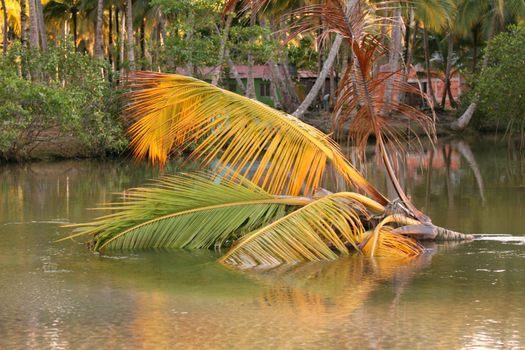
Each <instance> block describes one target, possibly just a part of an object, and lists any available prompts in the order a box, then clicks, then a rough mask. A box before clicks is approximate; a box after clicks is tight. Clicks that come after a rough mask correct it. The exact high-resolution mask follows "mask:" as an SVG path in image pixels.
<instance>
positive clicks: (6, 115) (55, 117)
mask: <svg viewBox="0 0 525 350" xmlns="http://www.w3.org/2000/svg"><path fill="white" fill-rule="evenodd" d="M0 60H1V61H0V100H2V101H4V102H3V103H2V105H1V106H0V123H1V125H2V128H1V132H0V158H1V159H3V160H16V159H18V160H19V159H25V158H32V157H40V156H45V155H49V156H55V157H61V156H71V155H75V156H92V155H104V154H108V153H117V152H121V151H122V150H123V149H124V148H125V147H126V144H127V142H126V139H125V137H124V132H123V127H122V125H121V123H120V121H119V120H118V116H117V115H118V104H117V103H116V102H117V100H116V99H115V98H116V91H115V89H112V87H111V84H110V83H108V81H107V79H106V78H105V77H104V76H103V69H104V68H105V66H106V63H105V62H104V61H99V60H94V59H93V58H91V57H90V56H88V55H85V54H82V53H77V52H75V51H74V50H73V49H72V48H71V47H69V46H67V45H60V46H54V47H50V48H49V49H48V50H46V51H45V52H39V51H33V50H22V49H21V48H20V46H18V45H17V46H14V47H13V48H11V50H9V52H8V54H7V55H6V56H4V57H2V58H1V59H0ZM42 152H44V153H49V154H42Z"/></svg>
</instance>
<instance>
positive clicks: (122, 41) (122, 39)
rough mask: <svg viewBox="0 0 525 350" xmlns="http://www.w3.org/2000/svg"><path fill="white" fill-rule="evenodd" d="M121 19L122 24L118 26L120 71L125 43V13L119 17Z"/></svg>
mask: <svg viewBox="0 0 525 350" xmlns="http://www.w3.org/2000/svg"><path fill="white" fill-rule="evenodd" d="M120 16H121V18H122V23H121V25H120V38H119V39H120V55H119V56H120V63H121V64H120V68H119V70H120V69H122V66H123V63H124V62H125V58H124V53H125V43H126V13H125V12H122V14H121V15H120Z"/></svg>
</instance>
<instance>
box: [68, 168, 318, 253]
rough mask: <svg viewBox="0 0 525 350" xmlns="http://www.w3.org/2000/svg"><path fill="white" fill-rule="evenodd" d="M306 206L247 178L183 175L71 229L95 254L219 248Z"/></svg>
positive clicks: (133, 193)
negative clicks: (87, 239)
mask: <svg viewBox="0 0 525 350" xmlns="http://www.w3.org/2000/svg"><path fill="white" fill-rule="evenodd" d="M308 202H309V199H307V198H295V197H277V196H272V195H270V194H268V193H266V192H265V191H263V190H262V189H260V188H259V187H257V186H255V185H254V184H252V183H250V182H249V181H246V180H241V181H239V180H231V179H225V178H222V179H220V178H217V177H216V176H213V175H210V174H207V173H196V174H182V175H175V176H169V177H164V178H162V179H161V180H159V181H158V182H157V183H156V187H148V188H136V189H132V190H130V191H127V193H126V201H123V202H120V203H114V204H108V205H106V206H105V207H103V208H101V209H106V210H114V211H116V212H115V213H112V214H109V215H106V216H102V217H100V218H98V219H95V220H94V221H92V222H88V223H84V224H77V225H70V227H84V228H86V229H85V230H84V231H83V232H81V233H80V234H90V235H92V236H93V239H92V247H93V249H94V250H103V249H144V248H190V249H199V248H210V247H214V246H215V247H220V246H223V245H225V243H226V242H227V241H228V240H229V241H233V240H235V239H236V238H238V237H239V236H240V235H242V233H244V232H249V231H252V230H255V229H258V228H259V227H261V226H264V225H265V224H267V223H269V222H272V221H273V220H275V219H277V218H280V217H282V216H283V215H285V214H286V213H287V212H288V210H289V208H293V207H296V206H302V205H305V204H307V203H308ZM80 234H77V235H80Z"/></svg>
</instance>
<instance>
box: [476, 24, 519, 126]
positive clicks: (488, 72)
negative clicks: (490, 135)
mask: <svg viewBox="0 0 525 350" xmlns="http://www.w3.org/2000/svg"><path fill="white" fill-rule="evenodd" d="M486 50H487V53H486V54H487V55H488V57H489V59H488V63H487V67H486V68H485V69H484V70H483V71H482V72H481V74H480V75H479V78H477V79H476V83H475V85H474V88H473V90H472V92H471V95H470V96H478V98H479V112H480V113H481V114H482V116H483V117H482V118H477V119H476V120H475V122H476V124H477V127H478V128H480V129H489V130H494V129H500V130H504V131H520V132H521V133H523V130H524V128H525V124H524V123H525V110H524V107H523V104H522V102H521V101H522V99H523V96H525V73H524V72H523V66H522V64H523V62H524V58H525V29H524V28H521V27H516V26H514V27H511V28H510V30H509V31H508V32H505V33H501V34H498V35H497V36H495V37H494V39H493V40H491V41H490V43H489V46H488V47H487V49H486Z"/></svg>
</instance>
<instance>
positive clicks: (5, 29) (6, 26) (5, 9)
mask: <svg viewBox="0 0 525 350" xmlns="http://www.w3.org/2000/svg"><path fill="white" fill-rule="evenodd" d="M2 9H3V12H4V29H3V34H4V35H3V42H2V45H3V52H4V55H5V54H7V31H8V30H9V25H8V24H7V7H6V6H5V0H2Z"/></svg>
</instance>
